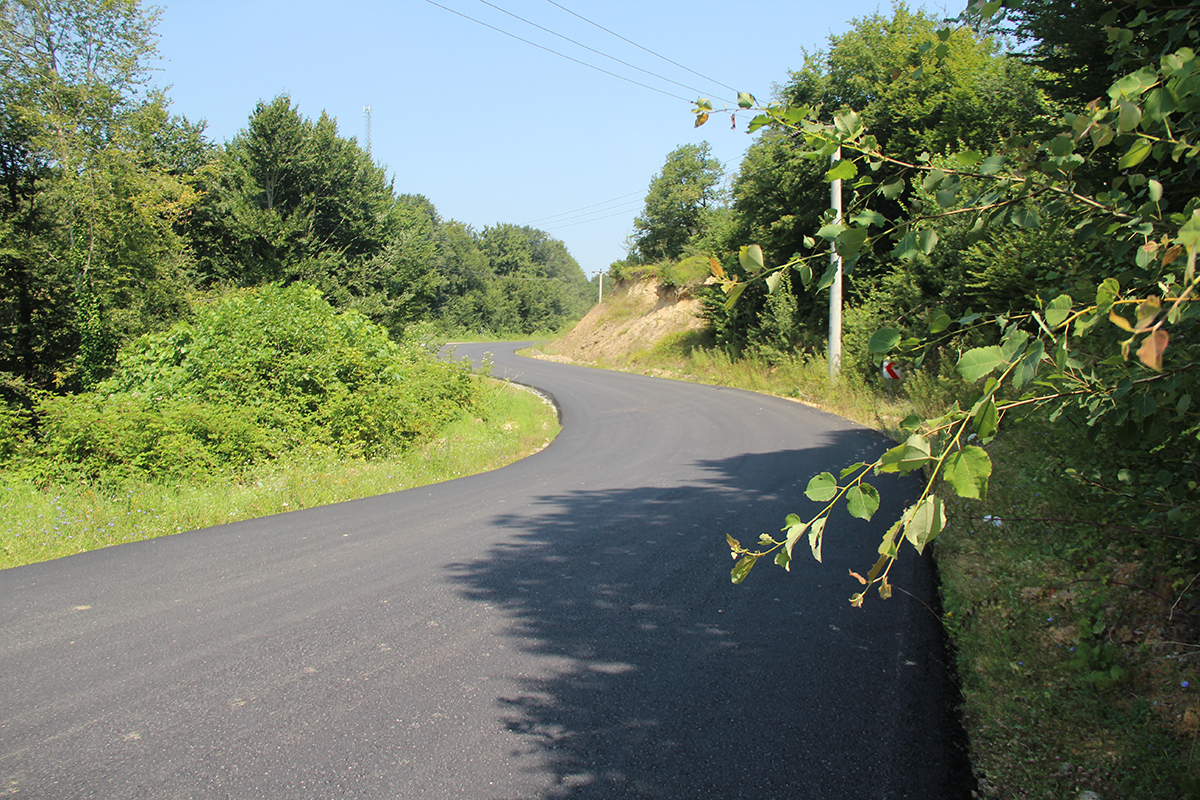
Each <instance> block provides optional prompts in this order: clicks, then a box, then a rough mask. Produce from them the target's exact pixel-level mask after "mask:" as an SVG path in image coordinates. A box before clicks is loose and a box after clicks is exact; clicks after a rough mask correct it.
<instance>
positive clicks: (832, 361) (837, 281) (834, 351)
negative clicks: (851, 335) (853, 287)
mask: <svg viewBox="0 0 1200 800" xmlns="http://www.w3.org/2000/svg"><path fill="white" fill-rule="evenodd" d="M841 160H842V148H840V147H839V148H838V149H837V152H836V153H834V154H833V158H832V159H830V168H832V167H836V166H837V164H838V162H839V161H841ZM829 202H830V205H831V206H832V207H833V222H834V224H835V225H839V224H841V222H842V181H841V179H840V178H839V179H838V180H836V181H832V182H831V184H830V189H829ZM829 258H830V263H831V264H832V265H833V267H834V275H833V283H832V284H831V285H830V287H829V377H830V379H831V380H834V381H836V380H837V377H838V373H840V372H841V371H842V257H841V256H840V255H838V252H837V246H836V245H835V246H834V247H833V248H832V249H831V250H830V251H829Z"/></svg>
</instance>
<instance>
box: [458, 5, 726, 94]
mask: <svg viewBox="0 0 1200 800" xmlns="http://www.w3.org/2000/svg"><path fill="white" fill-rule="evenodd" d="M479 2H481V3H483V4H484V5H485V6H489V7H490V8H494V9H496V10H497V11H499V12H500V13H501V14H507V15H508V16H510V17H512V18H513V19H515V20H520V21H521V22H524V23H525V24H526V25H530V26H532V27H534V28H537V29H538V30H539V31H544V32H545V33H548V34H550V35H551V36H557V37H558V38H559V39H562V40H563V41H566V42H570V43H571V44H573V45H575V46H576V47H582V48H583V49H584V50H587V51H589V52H591V53H595V54H596V55H598V56H601V57H602V58H607V59H608V60H609V61H615V62H617V63H618V64H620V65H622V66H625V67H629V68H630V69H636V70H637V71H638V72H641V73H642V74H644V75H649V76H650V77H652V78H658V79H659V80H660V81H666V82H667V83H671V84H674V85H676V86H678V87H680V88H681V89H687V90H689V91H692V92H696V93H697V94H701V95H702V94H704V93H705V92H704V90H703V89H697V88H695V87H694V86H688V85H687V84H686V83H680V82H679V81H675V80H671V79H670V78H667V77H665V76H663V75H659V74H658V73H657V72H651V71H650V70H648V69H642V68H641V67H639V66H637V65H635V64H630V63H629V62H628V61H622V60H621V59H619V58H617V57H616V56H610V55H609V54H608V53H604V52H601V51H599V50H597V49H596V48H594V47H589V46H587V45H586V44H584V43H582V42H578V41H576V40H574V39H572V38H571V37H569V36H564V35H563V34H561V33H558V32H557V31H552V30H550V29H549V28H546V27H543V26H541V25H539V24H537V23H536V22H532V21H530V20H527V19H525V18H524V17H521V16H518V15H516V14H514V13H512V12H511V11H506V10H505V9H503V8H501V7H500V6H498V5H496V4H495V3H489V2H488V0H479ZM555 5H557V3H556V4H555ZM559 7H560V8H561V6H559ZM563 10H564V11H565V10H566V9H563ZM580 19H583V18H582V17H580ZM584 22H587V20H584ZM593 24H594V23H593ZM630 44H632V42H630ZM642 49H643V50H645V48H642ZM647 52H649V51H647ZM659 57H660V58H661V56H659ZM676 66H678V65H676ZM685 69H686V67H685ZM688 72H691V70H688ZM700 77H702V78H703V77H704V76H703V75H701V76H700ZM706 80H707V79H706ZM713 83H716V81H713Z"/></svg>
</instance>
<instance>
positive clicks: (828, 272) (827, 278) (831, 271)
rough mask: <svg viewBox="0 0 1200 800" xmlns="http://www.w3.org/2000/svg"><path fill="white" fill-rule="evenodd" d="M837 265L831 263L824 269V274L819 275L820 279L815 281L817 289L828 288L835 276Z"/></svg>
mask: <svg viewBox="0 0 1200 800" xmlns="http://www.w3.org/2000/svg"><path fill="white" fill-rule="evenodd" d="M837 272H838V265H837V264H834V263H831V264H830V265H829V266H828V267H827V268H826V269H825V274H824V275H822V276H821V280H820V281H818V282H817V291H818V292H819V291H821V290H822V289H828V288H829V287H830V286H832V285H833V281H834V279H835V278H836V277H837Z"/></svg>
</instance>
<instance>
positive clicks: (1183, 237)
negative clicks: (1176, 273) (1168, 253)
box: [1175, 212, 1200, 250]
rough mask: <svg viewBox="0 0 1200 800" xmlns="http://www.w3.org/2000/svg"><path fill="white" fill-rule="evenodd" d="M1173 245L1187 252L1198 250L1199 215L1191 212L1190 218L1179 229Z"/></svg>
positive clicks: (1199, 235)
mask: <svg viewBox="0 0 1200 800" xmlns="http://www.w3.org/2000/svg"><path fill="white" fill-rule="evenodd" d="M1175 243H1176V244H1179V245H1182V246H1184V247H1186V248H1187V249H1188V250H1196V249H1198V248H1200V214H1198V213H1194V212H1193V214H1192V216H1190V217H1188V218H1187V220H1186V221H1185V222H1184V223H1183V225H1182V226H1181V227H1180V228H1179V235H1178V236H1176V237H1175Z"/></svg>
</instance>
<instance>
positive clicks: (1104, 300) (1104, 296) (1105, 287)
mask: <svg viewBox="0 0 1200 800" xmlns="http://www.w3.org/2000/svg"><path fill="white" fill-rule="evenodd" d="M1120 296H1121V284H1119V283H1118V282H1117V279H1116V278H1105V279H1104V281H1103V282H1101V284H1100V285H1099V286H1098V287H1096V310H1097V311H1099V312H1100V313H1101V314H1107V313H1108V312H1109V311H1111V310H1112V307H1113V301H1114V300H1116V299H1117V298H1118V297H1120Z"/></svg>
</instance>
